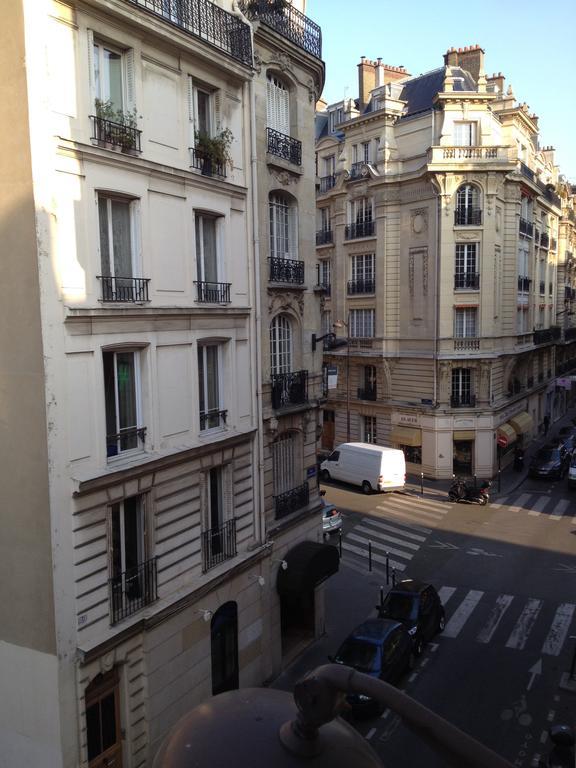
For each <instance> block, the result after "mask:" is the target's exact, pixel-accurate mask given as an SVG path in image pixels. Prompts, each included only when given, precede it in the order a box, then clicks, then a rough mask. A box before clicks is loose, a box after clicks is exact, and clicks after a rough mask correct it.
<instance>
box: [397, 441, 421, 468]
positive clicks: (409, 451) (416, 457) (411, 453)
mask: <svg viewBox="0 0 576 768" xmlns="http://www.w3.org/2000/svg"><path fill="white" fill-rule="evenodd" d="M398 448H400V450H401V451H404V459H405V460H406V462H410V464H422V446H421V445H399V446H398Z"/></svg>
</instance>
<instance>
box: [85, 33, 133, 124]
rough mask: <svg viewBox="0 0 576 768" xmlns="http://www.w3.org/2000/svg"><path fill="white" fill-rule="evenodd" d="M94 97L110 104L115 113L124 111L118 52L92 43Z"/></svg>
mask: <svg viewBox="0 0 576 768" xmlns="http://www.w3.org/2000/svg"><path fill="white" fill-rule="evenodd" d="M92 65H93V81H94V96H95V98H96V99H98V100H99V101H102V102H108V101H109V102H111V106H112V108H113V109H114V110H115V111H118V110H124V109H125V102H126V98H125V92H124V86H125V83H124V78H125V74H124V62H123V54H122V51H120V50H117V49H116V50H115V49H114V48H112V47H110V46H108V45H104V44H103V43H100V42H94V43H93V64H92Z"/></svg>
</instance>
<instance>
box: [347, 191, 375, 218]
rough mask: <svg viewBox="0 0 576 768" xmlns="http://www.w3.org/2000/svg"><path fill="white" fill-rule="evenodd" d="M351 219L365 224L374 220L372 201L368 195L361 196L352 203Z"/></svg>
mask: <svg viewBox="0 0 576 768" xmlns="http://www.w3.org/2000/svg"><path fill="white" fill-rule="evenodd" d="M350 221H351V222H352V223H353V224H364V223H366V222H368V221H372V201H371V200H370V199H369V198H367V197H359V198H358V199H357V200H352V201H351V203H350Z"/></svg>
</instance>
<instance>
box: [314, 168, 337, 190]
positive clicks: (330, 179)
mask: <svg viewBox="0 0 576 768" xmlns="http://www.w3.org/2000/svg"><path fill="white" fill-rule="evenodd" d="M334 186H336V174H334V173H331V174H330V175H329V176H321V177H320V178H319V179H318V192H319V193H320V194H321V195H324V194H325V193H326V192H329V191H330V190H331V189H332V188H333V187H334Z"/></svg>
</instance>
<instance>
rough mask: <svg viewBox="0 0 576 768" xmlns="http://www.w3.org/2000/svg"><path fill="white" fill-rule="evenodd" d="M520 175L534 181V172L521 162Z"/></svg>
mask: <svg viewBox="0 0 576 768" xmlns="http://www.w3.org/2000/svg"><path fill="white" fill-rule="evenodd" d="M520 173H521V174H522V176H524V177H525V178H526V179H530V181H534V171H533V170H532V169H531V168H528V166H527V165H526V163H523V162H522V160H520Z"/></svg>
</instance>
